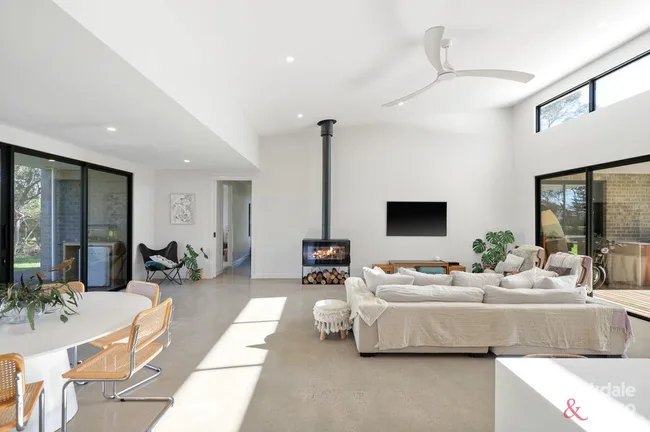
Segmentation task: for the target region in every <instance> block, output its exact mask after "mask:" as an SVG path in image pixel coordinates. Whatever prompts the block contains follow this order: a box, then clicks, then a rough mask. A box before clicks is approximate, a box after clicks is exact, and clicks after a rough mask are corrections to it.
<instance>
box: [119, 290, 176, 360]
mask: <svg viewBox="0 0 650 432" xmlns="http://www.w3.org/2000/svg"><path fill="white" fill-rule="evenodd" d="M171 315H172V299H171V298H168V299H167V300H165V301H164V302H162V303H160V304H159V305H158V306H155V307H152V308H151V309H147V310H145V311H142V312H140V313H139V314H138V315H136V317H135V319H134V320H133V324H132V325H131V334H130V335H129V344H128V346H129V347H133V346H135V351H136V352H137V351H140V350H141V349H142V348H144V347H146V346H147V345H149V344H150V343H151V342H153V341H155V340H156V339H158V337H160V336H161V335H162V334H164V333H165V332H166V331H167V330H168V327H169V323H170V320H171ZM136 328H138V334H137V336H136Z"/></svg>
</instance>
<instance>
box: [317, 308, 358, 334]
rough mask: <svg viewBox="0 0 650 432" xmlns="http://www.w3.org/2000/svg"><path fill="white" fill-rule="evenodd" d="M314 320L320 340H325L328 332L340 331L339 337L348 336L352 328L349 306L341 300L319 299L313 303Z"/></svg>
mask: <svg viewBox="0 0 650 432" xmlns="http://www.w3.org/2000/svg"><path fill="white" fill-rule="evenodd" d="M314 320H315V323H314V324H315V326H316V329H317V330H318V331H319V332H320V340H325V337H326V335H328V334H330V333H340V334H341V339H345V338H346V337H347V336H348V330H350V329H351V328H352V323H351V322H350V306H348V304H347V303H346V302H344V301H342V300H319V301H317V302H316V304H315V305H314Z"/></svg>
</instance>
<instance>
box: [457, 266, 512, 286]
mask: <svg viewBox="0 0 650 432" xmlns="http://www.w3.org/2000/svg"><path fill="white" fill-rule="evenodd" d="M451 275H452V277H453V280H452V282H451V284H452V285H453V286H460V287H476V288H483V287H484V286H485V285H496V286H498V285H499V283H501V279H503V275H502V274H498V273H467V272H462V271H458V270H454V271H452V272H451Z"/></svg>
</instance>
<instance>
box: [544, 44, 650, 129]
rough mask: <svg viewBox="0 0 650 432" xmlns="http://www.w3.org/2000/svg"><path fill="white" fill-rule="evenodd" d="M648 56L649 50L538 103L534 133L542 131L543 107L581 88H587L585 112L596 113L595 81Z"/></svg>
mask: <svg viewBox="0 0 650 432" xmlns="http://www.w3.org/2000/svg"><path fill="white" fill-rule="evenodd" d="M648 55H650V50H647V51H644V52H642V53H641V54H638V55H636V56H634V57H632V58H631V59H628V60H626V61H624V62H623V63H621V64H619V65H617V66H614V67H613V68H611V69H608V70H606V71H605V72H603V73H601V74H599V75H596V76H594V77H593V78H590V79H588V80H586V81H583V82H581V83H580V84H578V85H576V86H574V87H571V88H570V89H569V90H566V91H564V92H562V93H560V94H559V95H557V96H553V97H552V98H550V99H548V100H546V101H544V102H542V103H540V104H539V105H537V106H536V107H535V133H539V132H541V131H542V129H541V126H542V124H541V114H542V108H543V107H545V106H547V105H549V104H551V103H553V102H555V101H557V100H559V99H562V98H563V97H565V96H567V95H569V94H571V93H573V92H574V91H576V90H579V89H581V88H582V87H585V86H588V87H589V111H588V112H587V114H589V113H591V112H594V111H596V108H597V106H596V105H597V104H596V97H597V94H596V81H598V80H599V79H601V78H604V77H606V76H607V75H610V74H612V73H614V72H616V71H618V70H620V69H623V68H624V67H626V66H629V65H631V64H632V63H634V62H636V61H637V60H641V59H642V58H645V57H646V56H648ZM547 129H550V128H546V129H544V130H547Z"/></svg>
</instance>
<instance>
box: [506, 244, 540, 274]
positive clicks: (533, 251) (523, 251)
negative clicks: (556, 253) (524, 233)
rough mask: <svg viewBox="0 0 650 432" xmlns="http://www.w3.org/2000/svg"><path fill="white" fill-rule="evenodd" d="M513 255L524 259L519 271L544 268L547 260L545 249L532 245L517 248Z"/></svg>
mask: <svg viewBox="0 0 650 432" xmlns="http://www.w3.org/2000/svg"><path fill="white" fill-rule="evenodd" d="M511 253H512V254H514V255H516V256H518V257H521V258H524V263H523V264H522V266H521V268H520V269H519V271H525V270H530V269H532V268H533V267H539V268H543V267H544V261H545V260H546V251H545V250H544V248H543V247H540V246H532V245H521V246H515V248H514V250H513V251H512V252H511Z"/></svg>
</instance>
